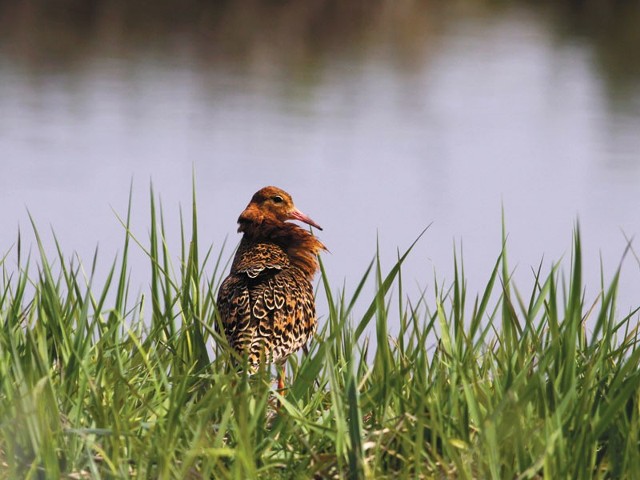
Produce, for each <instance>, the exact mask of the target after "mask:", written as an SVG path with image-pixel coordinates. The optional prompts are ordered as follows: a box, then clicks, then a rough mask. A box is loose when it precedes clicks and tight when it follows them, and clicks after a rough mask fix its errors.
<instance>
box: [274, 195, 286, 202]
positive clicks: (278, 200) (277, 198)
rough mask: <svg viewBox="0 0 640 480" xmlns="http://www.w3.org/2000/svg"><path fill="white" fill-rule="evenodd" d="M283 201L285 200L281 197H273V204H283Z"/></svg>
mask: <svg viewBox="0 0 640 480" xmlns="http://www.w3.org/2000/svg"><path fill="white" fill-rule="evenodd" d="M283 201H284V200H283V199H282V197H281V196H280V195H276V196H275V197H273V203H282V202H283Z"/></svg>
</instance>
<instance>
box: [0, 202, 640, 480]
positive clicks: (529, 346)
mask: <svg viewBox="0 0 640 480" xmlns="http://www.w3.org/2000/svg"><path fill="white" fill-rule="evenodd" d="M123 225H124V226H125V236H124V237H125V238H124V246H123V251H122V254H121V255H120V258H119V259H118V260H117V261H114V262H113V264H112V266H111V268H110V270H109V272H108V275H107V276H106V280H105V281H104V282H103V283H102V284H101V285H96V282H95V281H94V275H95V271H96V264H97V254H96V256H94V258H93V260H92V263H91V267H90V268H89V269H88V272H85V270H84V267H83V265H82V264H81V263H80V262H79V261H78V260H77V259H76V260H68V259H66V258H65V256H64V254H63V252H62V250H61V248H59V247H58V248H57V250H56V257H55V259H53V260H51V259H49V258H48V257H47V255H46V253H45V249H44V248H43V247H42V243H41V241H40V238H39V236H38V234H37V229H36V228H35V225H34V231H35V232H36V238H37V244H38V254H37V259H34V258H32V256H31V255H27V256H26V257H25V255H24V253H23V252H22V248H21V245H20V240H18V242H17V244H16V246H15V247H14V249H12V251H11V252H9V254H7V255H6V256H5V257H4V259H3V260H2V278H1V283H0V322H1V328H0V477H3V478H162V479H165V478H166V479H169V478H469V479H471V478H496V479H499V478H500V479H501V478H523V479H524V478H549V479H555V478H633V476H634V475H635V473H634V472H635V471H636V470H635V469H636V468H637V465H640V448H639V446H640V443H639V442H640V438H639V436H640V422H639V413H640V411H639V407H638V405H639V403H638V400H640V398H639V392H640V390H639V387H640V368H639V363H640V348H638V342H637V336H638V332H637V310H636V311H633V312H631V313H630V314H628V315H622V316H620V315H619V314H618V313H617V311H616V292H617V287H618V281H619V274H618V273H616V274H615V275H614V277H613V279H612V280H611V281H610V283H609V284H604V283H603V284H602V285H601V291H600V295H599V298H598V301H597V302H596V303H595V304H593V305H591V304H586V303H585V298H584V293H583V292H584V285H583V282H582V258H581V244H580V236H579V234H578V232H576V234H575V237H574V243H573V250H572V258H571V262H570V268H569V272H568V274H567V275H566V279H565V280H561V278H563V277H562V275H561V273H562V272H561V268H560V266H559V265H554V266H552V267H551V268H550V270H549V271H548V272H546V273H543V272H542V268H541V267H540V268H538V270H537V271H536V272H535V285H534V287H533V289H532V292H531V293H530V294H528V295H527V296H526V297H525V296H523V295H521V293H520V292H519V291H518V290H517V288H516V286H515V285H513V283H512V282H511V280H510V275H509V269H508V265H507V260H506V251H505V250H504V249H503V251H502V252H501V253H500V254H499V256H498V258H497V260H496V263H495V267H494V269H493V271H492V272H491V273H490V275H489V277H488V281H487V284H486V287H485V289H484V291H483V292H481V293H480V295H478V296H477V297H475V298H474V299H473V300H472V301H469V299H468V295H467V290H466V282H465V277H464V268H463V265H462V262H461V261H458V259H457V258H456V257H455V256H454V267H455V268H454V271H455V275H454V280H453V282H452V284H451V285H450V286H447V287H446V288H444V287H442V286H440V285H439V284H438V282H436V286H435V288H434V291H433V293H432V294H427V293H425V294H423V295H422V296H421V297H419V298H405V296H404V294H403V289H402V276H401V267H402V264H403V262H405V261H406V259H407V257H408V255H409V253H410V250H411V248H409V250H408V251H406V252H405V253H404V254H403V255H402V256H400V257H399V259H398V262H397V263H396V265H394V266H393V267H392V268H391V270H389V271H388V272H387V271H384V270H383V268H382V267H381V265H380V261H379V258H380V257H379V255H376V256H375V258H374V260H373V261H372V263H371V264H370V265H369V268H368V269H367V270H366V272H365V273H364V274H363V275H362V277H361V279H360V281H359V283H358V284H357V286H356V288H355V290H354V292H353V293H352V294H350V295H348V294H347V293H346V291H345V290H344V289H340V290H336V289H334V288H333V287H332V285H330V283H329V280H328V276H327V274H326V272H325V271H324V269H322V275H321V284H322V285H321V286H322V288H319V292H318V298H317V301H318V303H325V304H326V307H327V310H328V312H329V315H328V318H325V319H324V320H323V321H321V328H320V330H319V332H318V334H317V337H316V339H315V340H314V341H313V342H312V343H311V345H310V352H309V354H308V355H307V356H304V357H294V358H291V359H290V360H289V370H290V372H292V375H290V379H291V381H290V384H289V388H288V389H287V391H286V392H285V394H284V395H280V394H279V393H277V392H275V390H274V387H273V383H272V380H271V373H270V372H269V370H268V369H267V368H264V367H263V368H261V369H260V371H259V372H258V373H256V374H255V375H253V376H248V375H247V374H246V373H243V372H242V371H240V372H238V371H236V370H234V369H231V368H229V364H230V362H229V352H228V350H227V349H225V348H224V343H225V340H224V339H223V338H220V337H219V336H218V335H217V334H216V332H215V329H214V328H213V327H214V325H215V322H216V306H215V301H214V299H215V294H216V291H217V287H218V285H219V282H220V280H221V278H222V277H223V276H224V274H225V273H226V270H227V265H226V263H225V256H223V254H222V251H220V253H219V255H217V256H215V255H214V254H213V251H212V250H211V249H210V250H209V251H207V252H205V253H204V255H203V256H202V258H201V253H202V252H200V251H199V247H198V238H197V231H198V228H197V213H196V202H195V197H194V200H193V215H192V217H191V226H190V230H191V231H192V232H193V233H192V234H191V238H190V239H187V238H186V235H185V234H184V232H185V231H186V227H185V225H184V224H183V225H182V232H183V235H182V244H181V255H180V264H179V267H178V268H177V270H175V271H174V270H173V266H172V262H171V259H170V254H169V249H168V246H167V245H166V242H165V225H164V220H163V218H162V213H161V212H158V211H157V210H156V206H155V202H154V195H153V192H152V195H151V229H150V235H149V239H148V241H145V242H140V241H138V240H137V239H136V238H135V237H134V236H133V235H132V234H131V231H130V228H129V218H128V217H127V218H126V219H124V220H123ZM131 241H134V242H136V243H138V244H139V245H140V247H141V248H143V249H144V250H145V252H146V253H147V255H148V258H149V260H150V265H151V277H150V282H149V287H150V288H149V293H148V294H147V295H140V296H137V297H135V298H134V297H132V296H131V288H130V285H129V280H128V273H129V266H128V253H129V251H130V248H132V246H131ZM56 245H57V243H56ZM14 258H15V266H13V267H10V266H9V264H10V263H12V262H13V259H14ZM10 259H11V262H10ZM370 283H374V284H375V286H376V288H375V293H374V294H373V295H371V296H370V297H369V298H366V293H365V292H367V291H368V290H369V289H368V288H366V287H367V285H368V284H370ZM356 303H358V304H359V305H365V308H364V309H362V310H363V311H364V313H362V314H358V315H356V314H355V313H354V312H355V311H356V309H354V306H355V305H356ZM587 322H588V324H589V328H587V327H586V323H587ZM390 325H392V326H393V328H394V330H396V331H397V333H396V334H394V335H393V337H392V336H390V335H389V326H390ZM368 332H371V333H370V334H369V333H368Z"/></svg>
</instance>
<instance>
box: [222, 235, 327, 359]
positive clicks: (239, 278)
mask: <svg viewBox="0 0 640 480" xmlns="http://www.w3.org/2000/svg"><path fill="white" fill-rule="evenodd" d="M218 310H219V312H220V319H221V323H222V327H223V328H224V332H225V334H226V336H227V339H228V341H229V344H230V345H231V346H232V347H233V348H234V349H235V350H237V351H238V352H241V353H247V354H248V355H249V362H250V363H251V364H253V365H257V364H258V363H259V360H260V357H261V356H262V355H264V357H265V358H266V359H270V360H272V361H275V362H280V361H283V360H284V359H286V358H287V356H289V355H290V354H291V353H293V352H295V351H296V350H298V349H299V348H301V347H302V346H303V345H305V344H306V343H307V341H308V339H309V338H310V337H311V336H312V335H313V333H314V332H315V329H316V313H315V304H314V298H313V286H312V285H311V281H310V280H309V279H308V277H307V275H306V274H305V272H304V271H303V270H302V269H300V268H299V267H298V266H297V265H296V264H295V263H294V262H292V259H291V258H290V256H289V255H288V253H287V251H286V250H285V248H284V247H282V246H280V245H278V244H277V243H275V242H269V241H251V240H249V239H247V238H246V237H245V238H243V240H242V241H241V243H240V246H239V247H238V251H237V252H236V256H235V258H234V261H233V264H232V267H231V272H230V274H229V276H228V277H227V278H226V279H225V280H224V282H223V283H222V285H221V287H220V291H219V293H218Z"/></svg>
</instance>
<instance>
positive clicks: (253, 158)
mask: <svg viewBox="0 0 640 480" xmlns="http://www.w3.org/2000/svg"><path fill="white" fill-rule="evenodd" d="M576 5H577V4H576V2H546V3H542V4H536V5H533V4H530V3H528V2H480V1H460V2H449V1H430V2H427V1H425V2H412V1H409V2H397V1H388V2H386V1H382V2H344V1H334V2H326V1H319V0H318V1H307V2H298V3H294V2H273V1H247V2H196V1H189V2H181V3H178V2H168V1H166V2H158V3H154V8H153V9H152V10H149V6H148V4H147V3H144V2H117V1H79V0H78V1H69V2H66V1H62V2H18V3H13V2H5V3H0V111H2V112H3V115H0V152H2V154H1V155H2V158H1V161H0V169H1V171H0V173H1V174H0V189H1V191H2V195H3V202H2V206H1V207H0V215H1V222H2V224H1V225H0V226H1V227H2V230H3V231H4V232H13V231H15V225H16V223H18V222H20V223H21V224H22V225H23V227H24V223H25V219H26V215H25V211H24V206H25V204H26V205H27V206H28V207H29V209H30V210H31V211H32V212H33V213H34V215H35V217H36V220H37V221H38V220H39V224H41V225H42V227H43V228H44V227H45V226H46V224H47V223H48V222H51V223H52V224H53V226H54V227H55V228H56V231H57V232H58V235H59V237H61V240H62V241H63V245H67V246H68V247H67V248H69V249H77V250H79V251H80V252H81V253H82V256H83V258H89V257H90V255H91V251H92V249H93V247H94V245H95V243H96V242H100V244H101V245H102V249H103V251H104V250H106V252H105V256H107V258H108V256H109V254H110V252H111V251H112V250H115V249H116V248H117V246H119V245H120V238H121V231H120V230H119V228H118V225H117V222H116V221H115V220H114V216H113V213H112V211H111V209H110V205H113V206H114V208H115V209H116V210H117V211H118V212H120V213H122V212H124V210H125V207H126V198H127V194H128V189H129V182H130V179H131V177H132V176H133V177H134V179H135V183H136V189H135V191H134V193H135V197H134V200H135V202H136V204H135V205H136V211H135V212H134V213H135V218H134V221H135V225H138V227H137V228H138V232H140V236H141V237H142V238H141V239H142V240H144V236H145V233H146V227H145V225H146V224H147V213H146V211H145V206H146V202H147V199H146V196H147V193H146V191H145V190H146V181H147V179H148V178H150V177H151V178H153V180H154V183H155V185H156V190H157V191H159V192H161V194H162V197H163V200H164V205H165V206H166V208H167V214H168V216H169V217H170V218H172V219H173V220H168V221H167V223H168V224H171V221H174V223H173V224H174V225H175V224H177V207H176V205H178V204H179V203H182V204H188V203H189V196H190V193H189V190H190V185H191V178H190V176H191V167H192V165H195V167H196V170H197V172H198V182H199V187H200V188H199V198H200V202H201V207H200V212H201V215H202V216H203V217H204V218H203V219H202V220H201V227H202V228H203V232H202V235H201V238H210V239H211V240H212V241H213V242H214V243H215V244H216V245H219V244H221V242H222V241H223V239H224V237H225V236H226V235H231V242H232V243H234V241H235V239H236V237H234V236H233V235H234V233H233V232H234V230H235V228H234V224H235V219H236V217H237V214H238V212H239V211H240V210H241V209H242V208H243V207H244V205H245V204H246V202H247V200H248V196H249V195H250V194H251V193H252V192H253V191H255V190H257V188H259V187H261V186H263V185H265V184H268V183H275V184H278V185H280V186H282V187H284V188H286V189H287V190H290V191H291V193H293V194H294V198H295V199H296V203H298V204H299V206H300V207H301V208H303V209H304V210H305V211H307V212H308V213H309V214H310V215H311V216H312V217H313V218H316V219H317V220H318V221H319V222H320V223H321V224H322V225H323V227H325V231H324V232H323V241H324V242H325V243H326V244H327V245H329V247H330V249H331V250H332V252H333V254H332V255H330V256H328V257H327V259H326V262H327V266H328V268H329V270H330V272H332V275H334V276H335V278H336V279H337V282H336V283H338V284H339V283H341V279H342V278H343V277H347V279H348V281H349V282H348V283H355V282H356V281H357V279H358V276H359V274H360V273H361V272H362V271H363V270H364V267H365V266H366V264H367V263H368V261H369V260H370V257H371V255H372V254H373V251H374V249H375V243H376V235H379V237H380V241H381V244H382V246H383V248H384V249H385V260H386V261H387V262H391V261H393V257H394V249H395V247H396V246H400V247H402V246H406V245H408V244H409V243H410V242H411V241H412V240H413V239H414V238H415V236H416V235H417V234H418V232H419V231H420V230H421V229H422V228H423V227H424V226H425V225H427V224H428V223H430V222H431V221H434V222H435V223H434V226H433V227H432V229H431V230H430V231H429V233H428V235H427V237H426V240H425V243H424V245H422V246H421V247H420V249H419V250H418V251H417V252H416V255H415V259H414V261H413V263H412V264H411V265H409V266H408V273H407V283H408V284H412V283H413V280H414V279H416V280H417V282H418V283H420V285H421V286H423V287H424V286H426V285H428V284H429V283H430V282H431V271H432V269H434V268H435V269H437V270H438V272H445V273H446V272H449V271H450V262H451V253H452V252H451V243H452V242H451V239H452V238H457V239H460V238H462V239H463V240H464V242H465V259H466V262H467V264H466V266H467V273H468V274H469V276H470V280H471V282H472V284H471V285H470V291H476V290H477V289H478V288H481V286H482V282H483V281H484V279H485V278H486V275H487V274H488V272H489V270H490V268H491V266H492V264H493V261H494V260H495V257H496V256H497V253H498V250H499V246H500V206H501V203H502V202H504V205H505V208H506V212H507V219H508V227H509V231H510V232H511V236H510V241H511V242H512V249H511V258H512V259H514V260H515V261H516V262H517V263H518V264H519V271H520V272H521V273H522V274H523V276H525V277H526V278H528V279H529V278H530V277H529V275H528V267H529V265H535V264H537V263H538V262H539V260H540V258H541V256H542V255H543V254H544V255H546V257H545V258H547V259H557V258H559V257H560V256H561V255H562V254H563V253H566V252H567V251H568V248H569V245H570V235H571V229H572V224H573V221H574V220H575V218H576V216H579V217H580V220H581V224H582V229H583V233H584V237H585V238H584V239H583V240H584V242H585V251H586V255H588V257H587V258H588V259H589V260H590V262H591V263H590V265H589V266H586V268H585V270H586V271H587V274H588V275H589V277H588V278H589V279H590V282H591V284H594V288H595V287H596V286H597V284H598V282H599V271H598V269H599V264H598V261H597V258H598V252H599V251H600V250H602V252H603V257H604V258H605V259H606V262H605V263H606V265H607V268H608V271H610V270H611V269H612V268H614V267H615V266H616V265H617V261H618V259H619V256H620V255H621V253H622V251H623V249H624V237H623V236H622V235H621V234H620V233H619V229H620V228H622V229H624V230H625V232H626V233H627V234H629V235H633V234H636V233H637V232H638V231H639V230H640V224H639V223H638V222H639V220H638V218H637V215H635V214H634V208H633V207H634V206H635V204H636V203H637V200H636V199H637V190H638V186H639V185H640V136H638V135H637V132H638V131H640V90H639V88H640V58H638V55H640V53H639V52H640V34H639V33H638V30H637V27H636V26H637V25H638V22H639V21H640V9H639V8H638V6H637V3H635V2H581V3H580V5H581V6H576ZM172 234H175V232H173V233H172ZM174 239H175V238H174ZM6 242H7V243H5V244H3V251H6V248H8V247H7V245H8V244H9V242H10V241H9V240H6ZM174 244H175V245H177V241H176V242H175V243H174ZM143 260H144V259H140V260H139V261H140V262H142V261H143ZM627 270H630V271H629V272H628V273H629V275H632V277H631V278H637V277H638V271H637V268H634V265H630V266H629V267H628V268H627ZM633 275H635V277H634V276H633ZM138 279H139V281H140V282H141V283H144V282H146V277H145V276H144V274H140V275H139V278H138ZM634 284H637V282H636V281H635V280H630V281H627V282H624V281H623V288H628V291H627V292H626V296H625V298H626V302H627V303H628V304H635V303H637V302H636V295H637V293H636V292H634V291H633V289H632V288H631V286H632V285H634ZM625 285H626V287H625ZM524 289H525V290H526V287H525V288H524ZM591 298H593V296H592V297H591Z"/></svg>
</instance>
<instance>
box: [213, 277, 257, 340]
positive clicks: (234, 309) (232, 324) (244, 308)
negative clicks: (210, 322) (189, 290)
mask: <svg viewBox="0 0 640 480" xmlns="http://www.w3.org/2000/svg"><path fill="white" fill-rule="evenodd" d="M217 304H218V312H219V313H220V321H221V323H222V328H223V329H224V333H225V335H226V336H227V340H228V342H229V345H231V347H232V348H234V349H236V350H242V349H243V347H242V345H243V343H244V342H243V340H244V341H250V339H251V337H252V331H251V329H250V328H249V327H250V324H251V305H250V301H249V288H248V285H247V277H246V275H244V274H240V275H238V274H233V273H232V274H230V275H229V276H228V277H227V278H226V279H225V280H224V282H222V285H220V290H219V291H218V300H217ZM218 330H219V329H218V324H216V331H218Z"/></svg>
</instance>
